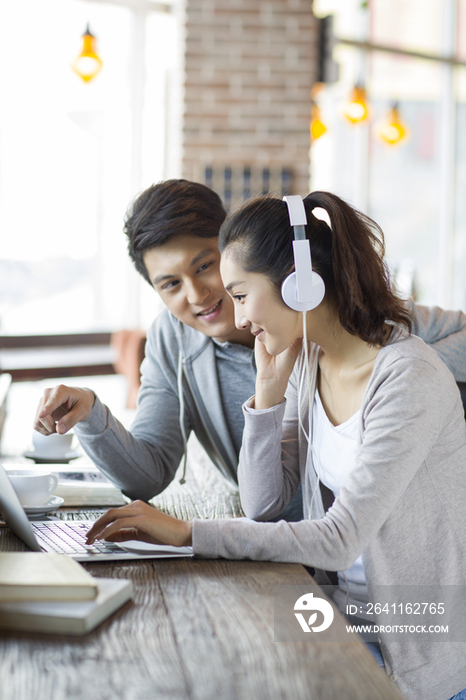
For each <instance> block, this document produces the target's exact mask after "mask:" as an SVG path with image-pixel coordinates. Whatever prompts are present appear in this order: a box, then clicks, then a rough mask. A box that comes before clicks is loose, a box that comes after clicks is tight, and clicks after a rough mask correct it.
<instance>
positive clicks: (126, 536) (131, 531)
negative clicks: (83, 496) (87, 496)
mask: <svg viewBox="0 0 466 700" xmlns="http://www.w3.org/2000/svg"><path fill="white" fill-rule="evenodd" d="M96 539H103V540H108V541H109V542H125V541H127V540H142V541H143V542H152V543H155V544H171V545H174V546H175V547H183V546H186V545H191V544H192V523H191V522H186V521H185V520H178V519H177V518H172V517H171V516H170V515H166V514H165V513H161V512H160V511H159V510H157V509H156V508H153V507H152V506H150V505H148V504H147V503H144V502H143V501H134V503H130V504H129V505H127V506H122V507H121V508H110V510H108V511H107V512H106V513H105V514H104V515H102V516H101V517H100V518H99V519H98V520H96V522H95V523H94V524H93V526H92V527H91V529H90V530H89V532H88V533H87V544H92V543H93V542H94V541H95V540H96Z"/></svg>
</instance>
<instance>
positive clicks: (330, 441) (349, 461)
mask: <svg viewBox="0 0 466 700" xmlns="http://www.w3.org/2000/svg"><path fill="white" fill-rule="evenodd" d="M359 414H360V411H357V413H355V414H354V415H352V416H351V418H348V420H347V421H345V422H344V423H340V425H333V424H332V423H331V422H330V420H329V418H328V416H327V414H326V413H325V409H324V407H323V405H322V401H321V398H320V395H319V392H318V391H317V389H316V393H315V397H314V403H313V406H312V447H313V450H314V452H315V454H316V455H317V460H316V459H315V455H314V464H315V467H316V469H317V472H318V477H319V479H320V481H321V482H322V483H323V484H324V485H325V486H327V488H329V489H330V490H331V491H332V492H333V494H334V496H335V498H337V497H338V496H339V494H340V489H341V488H342V487H343V486H344V485H345V483H346V479H347V478H348V475H349V473H350V472H351V470H352V469H353V468H354V464H355V458H356V450H357V448H358V442H357V438H358V419H359ZM343 573H344V575H345V576H346V579H347V581H348V587H347V586H346V581H345V578H344V576H343ZM343 573H342V572H340V571H339V572H338V581H339V586H340V589H341V590H342V591H343V592H344V596H341V595H339V596H338V595H337V596H336V597H335V601H336V602H337V604H338V605H339V607H340V608H344V604H345V601H346V594H347V588H348V594H349V596H350V599H353V600H357V601H358V602H359V603H361V602H363V603H365V602H368V600H369V597H368V591H367V584H366V577H365V575H364V569H363V565H362V558H361V557H360V556H359V557H358V558H357V559H356V561H355V562H354V563H353V564H352V566H350V568H349V569H346V570H345V571H344V572H343ZM348 602H351V600H349V601H348ZM340 603H341V604H340Z"/></svg>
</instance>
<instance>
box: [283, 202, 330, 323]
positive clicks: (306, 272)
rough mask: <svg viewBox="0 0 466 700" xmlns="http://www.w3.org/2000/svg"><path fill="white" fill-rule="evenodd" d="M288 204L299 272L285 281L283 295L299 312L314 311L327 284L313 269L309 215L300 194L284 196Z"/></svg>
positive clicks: (294, 255) (295, 261)
mask: <svg viewBox="0 0 466 700" xmlns="http://www.w3.org/2000/svg"><path fill="white" fill-rule="evenodd" d="M283 200H284V201H285V202H286V205H287V207H288V216H289V219H290V225H291V226H292V227H293V231H294V241H293V257H294V265H295V272H293V273H292V274H291V275H288V277H287V278H286V279H285V280H284V282H283V284H282V297H283V300H284V302H285V304H287V305H288V306H289V307H290V308H292V309H294V310H295V311H310V310H311V309H315V307H316V306H318V305H319V304H320V302H321V301H322V299H323V297H324V294H325V285H324V283H323V280H322V278H321V277H320V275H318V274H317V273H315V272H313V271H312V258H311V244H310V241H309V240H308V238H307V237H306V228H305V227H306V224H307V216H306V210H305V208H304V202H303V198H302V197H301V196H300V195H288V196H286V197H283Z"/></svg>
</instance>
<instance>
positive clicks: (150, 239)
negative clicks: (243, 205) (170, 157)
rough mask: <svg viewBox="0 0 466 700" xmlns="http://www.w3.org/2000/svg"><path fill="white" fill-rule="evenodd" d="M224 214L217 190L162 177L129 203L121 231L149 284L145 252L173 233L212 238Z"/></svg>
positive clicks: (136, 265)
mask: <svg viewBox="0 0 466 700" xmlns="http://www.w3.org/2000/svg"><path fill="white" fill-rule="evenodd" d="M225 217H226V211H225V209H224V208H223V204H222V201H221V199H220V197H219V196H218V194H216V192H214V191H213V190H211V189H209V188H208V187H206V186H205V185H201V184H200V183H199V182H189V181H188V180H165V181H164V182H159V183H157V184H156V185H151V186H150V187H148V188H147V189H146V190H144V192H141V194H140V195H138V196H137V197H136V199H135V200H134V201H133V202H132V204H131V205H130V206H129V208H128V211H127V212H126V216H125V223H124V227H123V231H124V232H125V234H126V235H127V236H128V252H129V255H130V257H131V260H132V261H133V263H134V265H135V267H136V270H137V271H138V272H140V273H141V275H142V276H143V277H144V279H145V280H147V281H148V282H149V284H151V281H150V279H149V275H148V274H147V270H146V266H145V265H144V254H145V253H147V251H148V250H151V249H152V248H157V247H159V246H162V245H164V243H167V242H168V241H170V240H171V239H172V238H174V237H175V236H178V235H180V234H189V235H191V236H203V237H205V238H214V237H215V236H218V232H219V230H220V226H221V225H222V223H223V221H224V219H225Z"/></svg>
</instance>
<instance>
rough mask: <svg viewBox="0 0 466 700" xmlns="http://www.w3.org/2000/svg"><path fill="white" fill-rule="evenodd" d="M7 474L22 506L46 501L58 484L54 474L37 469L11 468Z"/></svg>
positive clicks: (37, 504)
mask: <svg viewBox="0 0 466 700" xmlns="http://www.w3.org/2000/svg"><path fill="white" fill-rule="evenodd" d="M7 474H8V476H9V478H10V481H11V483H12V484H13V488H14V490H15V491H16V493H17V494H18V498H19V500H20V501H21V503H22V504H23V506H40V505H43V504H44V503H47V501H48V500H49V498H50V496H51V495H52V493H53V492H54V491H55V489H56V488H57V484H58V477H57V476H56V474H51V473H50V472H41V471H39V470H37V469H13V470H8V472H7Z"/></svg>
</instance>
